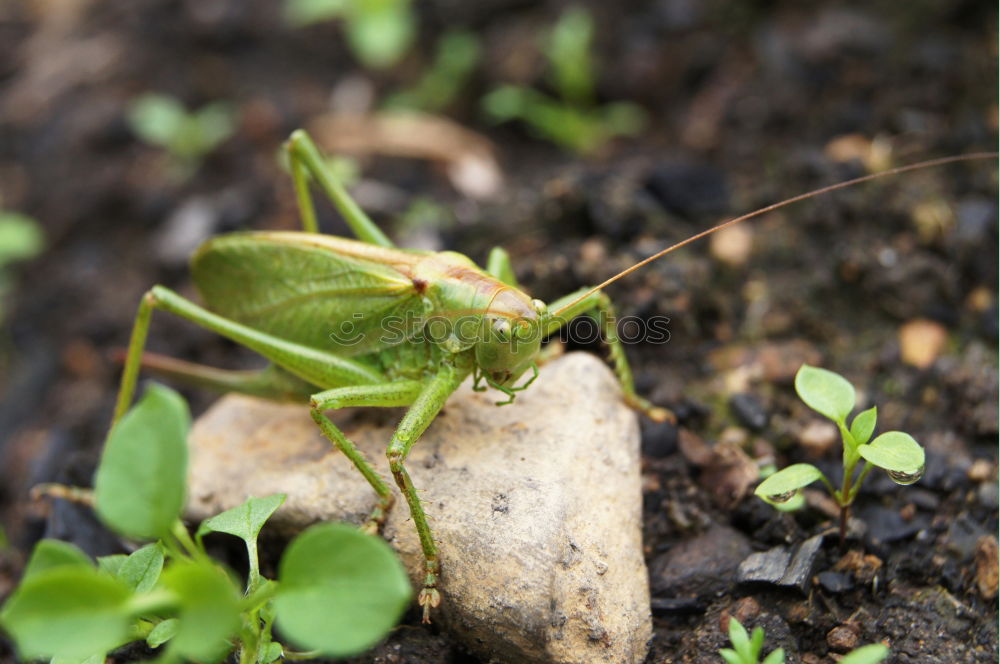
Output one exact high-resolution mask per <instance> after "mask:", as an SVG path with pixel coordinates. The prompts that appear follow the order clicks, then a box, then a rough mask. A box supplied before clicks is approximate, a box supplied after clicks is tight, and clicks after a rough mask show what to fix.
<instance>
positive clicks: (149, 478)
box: [94, 385, 191, 539]
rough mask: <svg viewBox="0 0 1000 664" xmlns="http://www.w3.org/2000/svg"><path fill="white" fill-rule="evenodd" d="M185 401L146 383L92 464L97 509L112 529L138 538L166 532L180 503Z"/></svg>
mask: <svg viewBox="0 0 1000 664" xmlns="http://www.w3.org/2000/svg"><path fill="white" fill-rule="evenodd" d="M190 425H191V416H190V415H189V414H188V408H187V404H186V403H184V400H183V399H182V398H181V396H180V395H179V394H177V393H176V392H174V391H173V390H171V389H168V388H166V387H162V386H160V385H150V386H149V388H148V389H147V390H146V394H145V395H144V396H143V398H142V400H141V401H140V402H139V404H138V405H136V406H135V407H134V408H132V410H130V411H129V412H128V413H126V414H125V417H123V418H122V419H121V421H120V422H118V424H117V425H116V426H115V428H114V430H112V432H111V435H110V436H109V437H108V442H107V444H106V445H105V446H104V455H103V456H102V457H101V465H100V466H99V467H98V468H97V476H96V477H95V480H94V490H95V497H96V502H97V505H96V507H97V513H98V515H99V516H100V517H101V519H102V520H103V521H104V522H105V523H106V524H107V525H108V526H110V527H111V528H112V529H114V530H117V531H118V532H120V533H122V534H123V535H127V536H129V537H135V538H139V539H156V538H158V537H160V536H162V535H164V534H165V533H166V532H168V531H169V530H170V528H171V526H172V525H173V523H174V521H176V520H177V518H178V517H179V516H180V513H181V509H182V508H183V507H184V484H185V474H186V472H187V433H188V428H190Z"/></svg>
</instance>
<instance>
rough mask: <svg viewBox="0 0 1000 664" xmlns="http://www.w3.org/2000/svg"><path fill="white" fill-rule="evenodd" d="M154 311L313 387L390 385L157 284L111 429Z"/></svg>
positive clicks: (128, 399)
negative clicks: (252, 353)
mask: <svg viewBox="0 0 1000 664" xmlns="http://www.w3.org/2000/svg"><path fill="white" fill-rule="evenodd" d="M154 309H161V310H163V311H169V312H171V313H174V314H176V315H178V316H180V317H181V318H186V319H187V320H189V321H191V322H193V323H195V324H196V325H200V326H201V327H204V328H207V329H209V330H212V331H213V332H217V333H219V334H221V335H222V336H224V337H227V338H229V339H232V340H233V341H235V342H237V343H239V344H241V345H243V346H246V347H247V348H249V349H251V350H253V351H256V352H257V353H260V354H261V355H263V356H264V357H266V358H267V359H269V360H271V362H273V363H274V364H277V365H279V366H281V367H282V368H283V369H284V370H285V371H287V372H289V373H291V374H294V375H295V376H297V377H298V378H300V379H302V380H304V381H306V382H308V383H311V384H313V385H319V386H333V385H371V384H378V383H385V382H387V379H386V377H385V376H384V375H383V374H382V373H380V372H378V371H375V370H374V369H372V368H371V367H369V366H366V365H364V364H361V363H360V362H355V361H353V360H350V359H347V358H343V357H339V356H337V355H333V354H331V353H326V352H323V351H321V350H317V349H315V348H310V347H308V346H303V345H301V344H297V343H294V342H290V341H286V340H284V339H279V338H277V337H274V336H271V335H269V334H265V333H263V332H259V331H257V330H254V329H253V328H250V327H247V326H245V325H241V324H239V323H236V322H233V321H231V320H229V319H227V318H223V317H222V316H219V315H218V314H214V313H212V312H211V311H208V310H207V309H204V308H202V307H199V306H198V305H196V304H195V303H193V302H191V301H190V300H187V299H185V298H183V297H181V296H180V295H178V294H177V293H175V292H173V291H171V290H170V289H168V288H164V287H163V286H154V287H153V288H152V289H150V290H149V291H147V292H146V294H145V295H143V296H142V300H141V301H140V302H139V311H138V313H137V314H136V317H135V324H134V326H133V328H132V337H131V339H130V340H129V347H128V352H127V354H126V356H125V369H124V370H123V371H122V380H121V384H120V386H119V388H118V400H117V402H116V404H115V413H114V418H113V419H112V422H111V426H112V427H114V425H115V424H117V423H118V420H120V419H121V418H122V416H123V415H124V414H125V412H126V411H127V410H128V408H129V406H130V405H131V404H132V398H133V396H134V394H135V387H136V383H137V382H138V378H139V368H140V367H141V365H142V351H143V348H144V346H145V345H146V337H147V336H148V333H149V323H150V320H151V318H152V315H153V310H154Z"/></svg>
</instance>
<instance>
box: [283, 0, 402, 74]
mask: <svg viewBox="0 0 1000 664" xmlns="http://www.w3.org/2000/svg"><path fill="white" fill-rule="evenodd" d="M334 19H341V20H343V21H344V30H345V32H346V33H347V43H348V45H349V46H350V48H351V52H353V53H354V55H355V57H357V58H358V60H360V61H361V64H363V65H364V66H365V67H368V68H370V69H384V68H386V67H390V66H392V65H394V64H395V63H396V62H398V61H399V59H400V57H402V55H403V53H405V52H406V49H407V48H409V46H410V44H411V43H412V42H413V38H414V36H415V35H416V31H417V21H416V17H415V16H414V13H413V9H412V8H411V7H410V1H409V0H287V1H286V2H285V20H286V21H287V22H288V24H289V25H292V26H294V27H302V26H306V25H312V24H313V23H320V22H323V21H330V20H334Z"/></svg>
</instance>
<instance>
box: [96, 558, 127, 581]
mask: <svg viewBox="0 0 1000 664" xmlns="http://www.w3.org/2000/svg"><path fill="white" fill-rule="evenodd" d="M127 558H128V556H126V555H125V554H124V553H115V554H112V555H110V556H98V558H97V569H99V570H101V571H102V572H104V573H106V574H110V575H111V576H113V577H117V576H118V572H119V570H121V568H122V565H123V564H124V563H125V560H126V559H127Z"/></svg>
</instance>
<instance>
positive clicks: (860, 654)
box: [719, 618, 889, 664]
mask: <svg viewBox="0 0 1000 664" xmlns="http://www.w3.org/2000/svg"><path fill="white" fill-rule="evenodd" d="M729 642H730V643H731V644H732V646H733V647H732V648H723V649H721V650H720V651H719V655H720V656H721V657H722V659H724V660H726V664H758V662H760V660H759V659H758V658H759V657H760V651H761V649H763V647H764V628H763V627H755V628H754V630H753V634H752V635H751V634H747V630H746V628H745V627H743V625H742V624H740V621H739V620H737V619H736V618H730V619H729ZM888 656H889V648H888V647H887V646H885V645H883V644H881V643H872V644H870V645H867V646H861V647H860V648H856V649H854V650H852V651H851V652H849V653H848V654H846V655H844V657H843V658H842V659H841V660H840V664H878V663H879V662H881V661H882V660H884V659H885V658H886V657H888ZM784 662H785V650H784V648H778V649H777V650H772V651H771V654H769V655H768V656H767V657H766V658H764V661H763V662H760V664H784Z"/></svg>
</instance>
